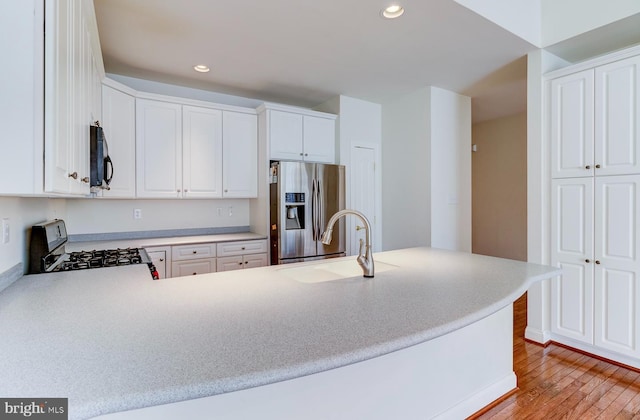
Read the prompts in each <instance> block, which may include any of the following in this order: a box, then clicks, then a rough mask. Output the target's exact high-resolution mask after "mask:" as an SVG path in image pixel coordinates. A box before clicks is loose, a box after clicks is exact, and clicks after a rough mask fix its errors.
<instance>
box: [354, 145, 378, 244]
mask: <svg viewBox="0 0 640 420" xmlns="http://www.w3.org/2000/svg"><path fill="white" fill-rule="evenodd" d="M375 162H376V152H375V150H374V149H372V148H368V147H360V146H356V147H352V148H351V169H350V170H351V173H350V178H351V207H352V208H354V209H356V210H358V211H360V212H362V213H363V214H364V215H365V216H366V217H367V219H369V222H370V223H371V230H372V232H371V242H372V244H377V243H378V242H377V240H378V238H376V236H375V234H374V233H375V231H376V228H375V225H376V223H377V220H376V217H375V215H376V208H375V206H376V185H375V183H376V175H375ZM357 226H362V222H360V220H357V219H356V218H351V219H349V220H348V222H347V229H349V232H350V235H347V236H351V238H347V240H348V241H349V246H348V247H347V248H348V250H349V254H350V255H357V254H358V247H359V241H360V239H362V240H363V241H364V240H365V231H364V229H360V230H357Z"/></svg>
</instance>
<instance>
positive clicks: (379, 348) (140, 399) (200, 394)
mask: <svg viewBox="0 0 640 420" xmlns="http://www.w3.org/2000/svg"><path fill="white" fill-rule="evenodd" d="M560 272H561V269H556V271H554V272H551V273H548V274H543V275H538V276H531V277H528V278H527V279H525V280H524V281H523V283H522V284H521V285H520V287H517V288H515V289H514V291H513V292H512V293H510V294H508V295H507V296H505V297H504V298H503V299H500V300H498V301H496V302H495V303H494V304H492V305H489V306H487V307H485V308H483V309H482V310H478V311H476V312H474V313H472V314H469V315H467V316H464V317H461V318H457V319H454V320H452V321H451V322H448V323H446V324H443V325H441V326H439V327H436V328H431V329H429V330H426V331H423V332H421V333H418V334H413V335H410V336H406V337H403V338H401V339H397V340H392V341H387V342H384V343H380V344H378V345H374V346H369V347H366V348H361V349H358V350H356V351H353V352H347V353H342V354H340V355H336V356H334V357H329V358H322V359H316V360H314V361H313V362H310V363H303V364H298V365H291V366H287V367H286V368H281V369H273V370H265V371H259V372H253V373H251V374H247V375H243V376H237V377H232V378H227V379H224V380H216V381H213V382H209V383H206V382H205V383H197V384H191V385H188V386H179V387H169V388H167V389H164V390H157V389H156V390H153V391H149V392H145V393H138V394H135V395H131V394H130V395H128V396H126V397H124V396H120V397H119V398H117V399H109V400H103V401H101V402H100V403H97V401H96V402H93V403H91V404H86V405H85V406H84V407H75V410H76V412H75V413H74V417H75V415H79V416H81V418H91V417H96V416H100V415H106V414H111V413H116V412H121V411H129V410H136V409H142V408H146V407H152V406H157V405H164V404H172V403H178V402H181V401H187V400H192V399H197V398H204V397H211V396H215V395H220V394H224V393H229V392H235V391H240V390H244V389H249V388H254V387H259V386H264V385H269V384H273V383H277V382H282V381H287V380H292V379H296V378H300V377H303V376H308V375H313V374H316V373H320V372H324V371H328V370H331V369H336V368H340V367H344V366H348V365H351V364H354V363H359V362H363V361H366V360H369V359H373V358H376V357H380V356H384V355H386V354H389V353H393V352H395V351H399V350H403V349H406V348H408V347H411V346H414V345H418V344H421V343H424V342H427V341H429V340H433V339H435V338H438V337H441V336H444V335H446V334H449V333H451V332H454V331H456V330H459V329H461V328H464V327H467V326H469V325H471V324H473V323H475V322H477V321H480V320H482V319H484V318H486V317H488V316H490V315H492V314H494V313H496V312H498V311H500V310H501V309H504V308H505V307H507V306H508V305H511V304H512V303H513V302H514V301H515V300H516V299H518V298H519V297H520V296H522V295H523V294H524V293H525V292H526V291H527V290H528V289H529V288H530V287H531V285H533V284H534V283H536V282H538V281H541V280H545V279H549V278H552V277H554V276H556V275H559V274H560Z"/></svg>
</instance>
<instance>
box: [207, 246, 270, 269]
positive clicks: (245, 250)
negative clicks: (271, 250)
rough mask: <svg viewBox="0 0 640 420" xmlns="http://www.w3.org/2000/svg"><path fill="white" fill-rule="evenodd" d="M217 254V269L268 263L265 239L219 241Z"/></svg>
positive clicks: (256, 265)
mask: <svg viewBox="0 0 640 420" xmlns="http://www.w3.org/2000/svg"><path fill="white" fill-rule="evenodd" d="M217 255H218V268H217V271H229V270H240V269H243V268H254V267H264V266H266V265H268V258H267V240H266V239H261V240H256V241H237V242H223V243H219V244H218V248H217Z"/></svg>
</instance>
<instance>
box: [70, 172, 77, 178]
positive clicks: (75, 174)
mask: <svg viewBox="0 0 640 420" xmlns="http://www.w3.org/2000/svg"><path fill="white" fill-rule="evenodd" d="M69 178H73V179H78V173H77V172H73V173H70V174H69Z"/></svg>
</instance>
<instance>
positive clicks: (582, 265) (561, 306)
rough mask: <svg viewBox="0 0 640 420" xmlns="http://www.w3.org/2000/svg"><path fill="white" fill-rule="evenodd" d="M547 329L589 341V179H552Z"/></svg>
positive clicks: (590, 326) (590, 180) (590, 235)
mask: <svg viewBox="0 0 640 420" xmlns="http://www.w3.org/2000/svg"><path fill="white" fill-rule="evenodd" d="M551 205H552V218H551V219H552V220H551V241H552V242H551V264H552V265H554V266H557V267H561V268H562V269H563V273H562V275H561V276H559V277H557V278H555V279H553V280H552V288H551V331H552V332H553V333H556V334H561V335H563V336H565V337H569V338H572V339H574V340H578V341H582V342H585V343H589V344H592V343H593V272H594V271H593V265H594V264H593V179H592V178H570V179H556V180H553V182H552V197H551Z"/></svg>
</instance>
